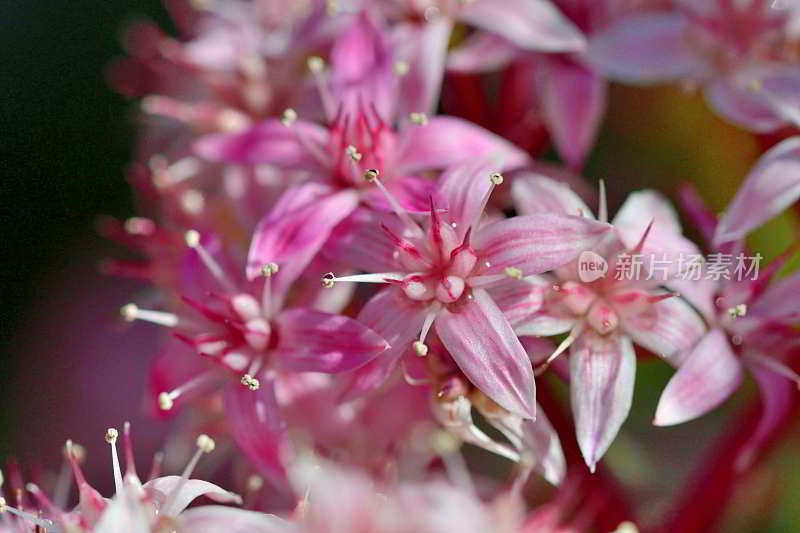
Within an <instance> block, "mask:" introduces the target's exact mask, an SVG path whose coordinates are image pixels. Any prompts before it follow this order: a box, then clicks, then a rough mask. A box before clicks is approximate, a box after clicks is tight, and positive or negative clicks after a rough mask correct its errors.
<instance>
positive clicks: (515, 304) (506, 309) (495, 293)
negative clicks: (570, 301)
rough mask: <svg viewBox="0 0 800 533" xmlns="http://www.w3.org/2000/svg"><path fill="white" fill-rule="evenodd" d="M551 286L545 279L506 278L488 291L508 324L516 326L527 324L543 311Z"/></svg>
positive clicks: (488, 288) (531, 277) (493, 284)
mask: <svg viewBox="0 0 800 533" xmlns="http://www.w3.org/2000/svg"><path fill="white" fill-rule="evenodd" d="M551 286H552V284H551V283H550V282H548V281H547V280H545V279H542V278H540V277H538V276H529V277H527V278H523V279H514V278H506V279H504V280H502V281H500V282H497V283H492V285H491V286H487V287H486V290H487V291H488V292H489V295H490V296H491V297H492V300H493V301H494V303H496V304H497V307H499V308H500V310H501V311H502V312H503V314H504V315H505V317H506V319H507V320H508V323H509V324H511V325H512V326H516V325H517V324H524V323H526V321H527V320H529V319H531V318H532V316H533V315H535V313H537V312H538V311H539V310H540V309H541V307H542V303H543V302H544V295H545V293H546V292H547V291H548V290H550V287H551ZM515 331H516V328H515Z"/></svg>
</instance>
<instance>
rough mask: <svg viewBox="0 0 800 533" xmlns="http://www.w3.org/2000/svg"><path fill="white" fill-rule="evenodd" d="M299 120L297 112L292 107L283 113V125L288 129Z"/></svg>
mask: <svg viewBox="0 0 800 533" xmlns="http://www.w3.org/2000/svg"><path fill="white" fill-rule="evenodd" d="M296 120H297V111H295V110H294V109H292V108H291V107H290V108H288V109H286V110H285V111H284V112H283V116H281V124H283V125H284V126H286V127H289V126H291V125H292V124H294V122H295V121H296Z"/></svg>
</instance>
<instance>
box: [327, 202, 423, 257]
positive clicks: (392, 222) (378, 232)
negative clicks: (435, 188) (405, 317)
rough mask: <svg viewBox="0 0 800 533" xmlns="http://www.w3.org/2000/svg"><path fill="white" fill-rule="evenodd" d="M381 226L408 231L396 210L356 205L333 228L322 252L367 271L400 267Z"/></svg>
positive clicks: (401, 232)
mask: <svg viewBox="0 0 800 533" xmlns="http://www.w3.org/2000/svg"><path fill="white" fill-rule="evenodd" d="M429 205H430V204H429ZM382 226H385V227H386V228H387V229H388V230H389V231H391V232H392V233H393V234H394V235H397V236H401V235H403V232H404V231H405V226H404V225H403V222H402V221H401V220H400V219H399V218H398V217H397V216H396V215H395V214H394V213H381V212H378V211H373V210H371V209H367V208H364V207H359V208H357V209H356V210H355V211H353V212H352V213H351V214H350V216H348V217H347V218H346V219H344V220H343V221H342V222H341V223H340V224H339V225H338V226H337V227H336V229H334V231H333V233H332V234H331V238H330V240H329V241H328V244H327V245H326V246H325V249H324V251H323V254H324V257H326V258H330V259H333V260H335V261H338V262H341V263H344V264H346V265H350V266H351V267H353V268H355V269H357V270H363V271H364V272H393V271H397V270H400V269H401V268H402V267H401V265H399V264H398V261H397V259H396V258H395V256H394V252H395V250H396V248H395V246H394V243H393V242H392V240H391V239H390V238H389V235H388V234H387V233H386V231H385V230H384V229H383V227H382Z"/></svg>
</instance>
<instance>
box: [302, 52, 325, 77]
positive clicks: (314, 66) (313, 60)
mask: <svg viewBox="0 0 800 533" xmlns="http://www.w3.org/2000/svg"><path fill="white" fill-rule="evenodd" d="M306 64H307V65H308V70H310V71H311V73H312V74H320V73H321V72H322V71H323V70H325V60H324V59H322V58H321V57H319V56H311V57H309V58H308V59H307V60H306Z"/></svg>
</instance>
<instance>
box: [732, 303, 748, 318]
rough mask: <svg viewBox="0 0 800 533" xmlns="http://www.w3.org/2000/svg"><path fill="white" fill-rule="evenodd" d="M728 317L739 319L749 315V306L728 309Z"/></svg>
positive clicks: (743, 305) (740, 305)
mask: <svg viewBox="0 0 800 533" xmlns="http://www.w3.org/2000/svg"><path fill="white" fill-rule="evenodd" d="M727 313H728V315H729V316H730V317H731V318H739V317H742V316H746V315H747V304H739V305H735V306H733V307H730V308H728V311H727Z"/></svg>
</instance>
